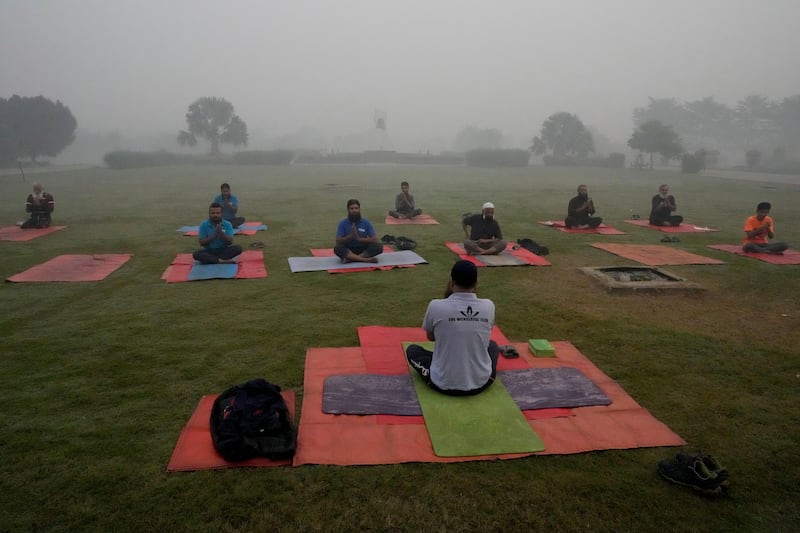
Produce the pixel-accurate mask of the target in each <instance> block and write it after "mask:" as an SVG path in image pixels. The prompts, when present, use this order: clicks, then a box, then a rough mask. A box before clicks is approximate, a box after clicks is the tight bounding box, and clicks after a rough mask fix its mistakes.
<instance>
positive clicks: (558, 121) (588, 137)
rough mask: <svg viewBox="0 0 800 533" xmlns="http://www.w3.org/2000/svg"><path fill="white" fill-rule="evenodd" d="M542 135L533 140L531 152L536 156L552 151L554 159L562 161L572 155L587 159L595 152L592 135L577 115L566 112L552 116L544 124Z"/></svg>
mask: <svg viewBox="0 0 800 533" xmlns="http://www.w3.org/2000/svg"><path fill="white" fill-rule="evenodd" d="M540 135H541V137H534V138H533V145H532V146H531V151H532V152H533V153H534V154H536V155H544V154H546V153H547V151H548V150H551V151H552V152H553V158H554V159H555V160H560V159H564V158H566V157H569V156H571V155H577V156H578V157H586V156H588V155H589V153H592V152H594V139H593V138H592V134H591V133H590V132H589V130H588V129H586V126H584V125H583V122H581V120H580V119H579V118H578V116H577V115H573V114H570V113H566V112H560V113H555V114H553V115H550V117H548V119H547V120H545V121H544V123H543V124H542V131H541V132H540Z"/></svg>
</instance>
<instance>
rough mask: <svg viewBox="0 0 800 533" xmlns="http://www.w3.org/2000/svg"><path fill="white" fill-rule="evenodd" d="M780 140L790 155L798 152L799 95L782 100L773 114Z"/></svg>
mask: <svg viewBox="0 0 800 533" xmlns="http://www.w3.org/2000/svg"><path fill="white" fill-rule="evenodd" d="M775 122H776V124H777V126H778V131H779V132H780V139H781V142H782V144H783V145H784V147H785V148H786V149H787V150H786V151H787V152H788V153H789V154H790V155H795V154H797V153H798V152H800V94H796V95H794V96H790V97H788V98H784V99H783V101H781V103H780V105H779V106H778V108H777V110H776V114H775Z"/></svg>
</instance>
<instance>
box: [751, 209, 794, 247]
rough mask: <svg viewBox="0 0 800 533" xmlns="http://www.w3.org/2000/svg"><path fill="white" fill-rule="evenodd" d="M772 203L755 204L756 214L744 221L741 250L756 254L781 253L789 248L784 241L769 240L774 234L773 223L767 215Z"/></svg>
mask: <svg viewBox="0 0 800 533" xmlns="http://www.w3.org/2000/svg"><path fill="white" fill-rule="evenodd" d="M770 209H772V204H770V203H769V202H761V203H760V204H758V205H757V206H756V214H755V215H752V216H749V217H747V220H746V221H745V222H744V234H745V238H744V243H743V244H742V250H744V251H745V252H750V253H756V254H782V253H783V252H784V250H786V249H787V248H789V245H788V244H786V243H785V242H769V239H771V238H773V237H774V236H775V223H774V222H773V221H772V217H771V216H769V210H770Z"/></svg>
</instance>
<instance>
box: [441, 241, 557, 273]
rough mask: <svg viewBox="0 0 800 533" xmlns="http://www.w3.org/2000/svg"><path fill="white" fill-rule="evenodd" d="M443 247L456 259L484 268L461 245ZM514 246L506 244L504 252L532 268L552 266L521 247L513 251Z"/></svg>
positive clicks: (446, 243)
mask: <svg viewBox="0 0 800 533" xmlns="http://www.w3.org/2000/svg"><path fill="white" fill-rule="evenodd" d="M444 245H445V246H447V248H448V249H449V250H450V251H451V252H454V253H456V254H458V258H459V259H464V260H466V261H469V262H470V263H473V264H474V265H475V266H478V267H485V266H486V265H485V264H484V263H482V262H481V260H480V256H478V255H469V254H467V251H466V250H464V245H463V244H461V243H459V242H451V241H447V242H445V243H444ZM515 246H516V244H514V243H511V242H510V243H508V244H506V252H507V253H510V254H511V255H513V256H514V257H517V258H519V259H522V260H523V261H525V263H527V264H528V265H533V266H552V265H550V262H549V261H548V260H547V259H545V258H544V257H542V256H540V255H536V254H535V253H533V252H531V251H530V250H526V249H525V248H522V247H518V248H517V249H516V250H515V249H514V247H515ZM509 266H511V265H509ZM513 266H524V265H513Z"/></svg>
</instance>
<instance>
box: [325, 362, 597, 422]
mask: <svg viewBox="0 0 800 533" xmlns="http://www.w3.org/2000/svg"><path fill="white" fill-rule="evenodd" d="M497 377H498V378H499V379H500V381H501V382H502V383H503V385H504V386H505V388H506V390H508V392H509V394H510V395H511V397H512V398H513V399H514V402H516V404H517V405H518V406H519V408H520V409H521V410H523V411H525V410H529V409H550V408H555V407H586V406H589V405H609V404H611V400H610V399H609V398H608V396H606V395H605V394H603V392H602V391H601V390H600V389H599V388H598V387H597V385H595V384H594V383H593V382H592V380H590V379H589V378H587V377H586V376H585V375H584V374H583V372H581V371H580V370H578V369H577V368H571V367H560V368H527V369H524V370H505V371H501V372H498V373H497ZM322 412H323V413H328V414H341V415H343V414H348V415H400V416H419V415H421V414H422V409H421V408H420V406H419V401H418V400H417V393H416V391H415V390H414V383H413V382H412V381H411V376H409V375H408V374H401V375H389V376H387V375H383V374H347V375H338V376H330V377H328V378H327V379H325V384H324V387H323V393H322Z"/></svg>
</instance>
